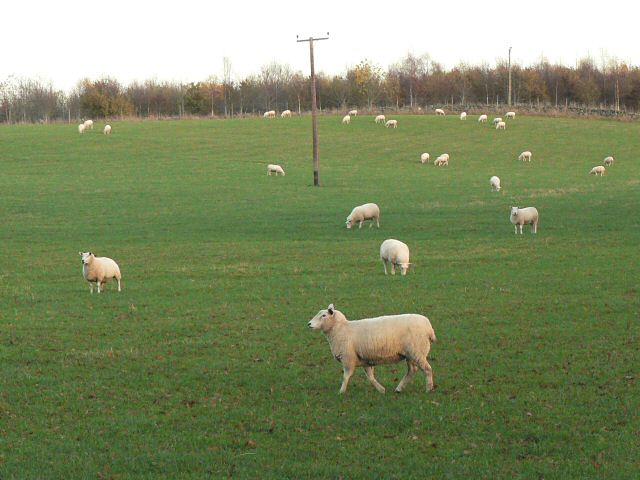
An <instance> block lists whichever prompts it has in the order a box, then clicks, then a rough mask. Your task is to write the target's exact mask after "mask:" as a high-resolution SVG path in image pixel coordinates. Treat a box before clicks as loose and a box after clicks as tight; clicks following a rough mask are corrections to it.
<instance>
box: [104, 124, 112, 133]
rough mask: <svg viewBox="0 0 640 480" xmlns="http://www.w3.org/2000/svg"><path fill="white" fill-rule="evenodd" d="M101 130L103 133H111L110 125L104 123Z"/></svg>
mask: <svg viewBox="0 0 640 480" xmlns="http://www.w3.org/2000/svg"><path fill="white" fill-rule="evenodd" d="M103 132H104V134H105V135H110V134H111V125H105V126H104V130H103Z"/></svg>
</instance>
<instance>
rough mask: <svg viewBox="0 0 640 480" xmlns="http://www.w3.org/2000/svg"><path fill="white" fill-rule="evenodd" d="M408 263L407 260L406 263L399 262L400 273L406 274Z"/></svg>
mask: <svg viewBox="0 0 640 480" xmlns="http://www.w3.org/2000/svg"><path fill="white" fill-rule="evenodd" d="M409 265H411V264H410V263H409V262H407V263H399V264H398V267H399V268H400V274H402V275H406V274H407V270H409Z"/></svg>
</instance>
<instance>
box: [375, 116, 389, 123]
mask: <svg viewBox="0 0 640 480" xmlns="http://www.w3.org/2000/svg"><path fill="white" fill-rule="evenodd" d="M386 119H387V118H386V117H385V116H384V115H378V116H377V117H376V123H384V122H385V120H386Z"/></svg>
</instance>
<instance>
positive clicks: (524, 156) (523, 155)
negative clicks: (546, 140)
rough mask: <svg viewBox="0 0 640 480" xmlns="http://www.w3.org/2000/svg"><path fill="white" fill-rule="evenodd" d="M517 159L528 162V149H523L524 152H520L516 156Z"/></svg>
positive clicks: (529, 159)
mask: <svg viewBox="0 0 640 480" xmlns="http://www.w3.org/2000/svg"><path fill="white" fill-rule="evenodd" d="M518 160H520V161H522V162H524V161H527V162H530V161H531V152H530V151H528V150H527V151H525V152H522V153H521V154H520V155H519V156H518Z"/></svg>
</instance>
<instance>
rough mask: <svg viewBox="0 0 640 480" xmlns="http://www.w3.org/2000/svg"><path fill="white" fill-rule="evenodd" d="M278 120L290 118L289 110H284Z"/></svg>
mask: <svg viewBox="0 0 640 480" xmlns="http://www.w3.org/2000/svg"><path fill="white" fill-rule="evenodd" d="M280 118H291V110H285V111H284V112H282V113H281V114H280Z"/></svg>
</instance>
